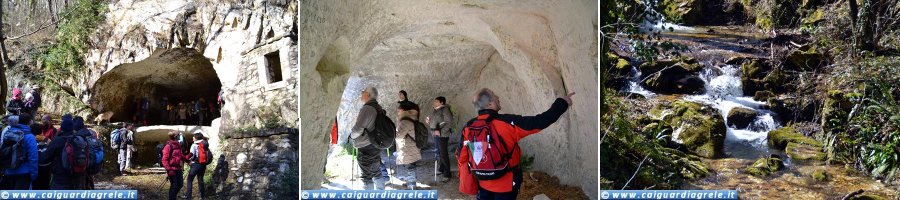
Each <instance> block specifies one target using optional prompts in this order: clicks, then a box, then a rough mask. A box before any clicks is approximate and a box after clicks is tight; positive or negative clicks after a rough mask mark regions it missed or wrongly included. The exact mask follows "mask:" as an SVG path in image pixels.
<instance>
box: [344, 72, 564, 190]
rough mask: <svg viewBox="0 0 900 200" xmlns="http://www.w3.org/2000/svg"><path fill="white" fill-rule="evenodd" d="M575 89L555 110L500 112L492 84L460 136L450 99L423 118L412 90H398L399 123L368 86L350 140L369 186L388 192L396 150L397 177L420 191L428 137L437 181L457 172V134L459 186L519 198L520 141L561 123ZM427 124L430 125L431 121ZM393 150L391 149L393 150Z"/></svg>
mask: <svg viewBox="0 0 900 200" xmlns="http://www.w3.org/2000/svg"><path fill="white" fill-rule="evenodd" d="M572 95H574V93H570V94H568V95H566V96H563V97H560V98H557V99H556V100H555V101H554V102H553V104H552V105H551V106H550V108H549V109H547V110H546V111H544V112H543V113H541V114H538V115H536V116H520V115H513V114H500V113H499V112H498V111H500V109H501V106H500V97H499V96H497V95H496V94H495V93H494V92H493V91H491V90H490V89H487V88H483V89H480V90H478V91H477V92H476V94H475V96H474V98H473V100H472V103H473V105H474V106H475V109H476V110H477V111H478V115H477V116H476V117H475V118H473V119H471V120H469V121H468V122H467V123H466V124H465V126H463V128H462V131H461V132H459V133H458V134H454V132H453V126H454V124H455V122H454V116H453V114H454V113H453V112H452V110H451V109H450V106H449V105H448V104H447V99H446V98H444V97H442V96H439V97H436V98H434V100H432V104H431V105H432V108H433V112H432V113H431V115H429V116H427V117H426V118H425V123H422V122H420V121H419V119H420V118H419V113H420V108H419V106H418V105H417V104H415V103H413V102H411V101H409V99H408V97H407V92H406V91H403V90H401V91H400V92H399V93H398V96H399V99H400V101H399V102H398V104H399V106H398V107H397V110H396V112H397V121H396V122H397V123H396V125H395V124H394V121H393V120H392V119H390V118H389V117H388V116H387V115H386V113H387V112H386V111H385V110H384V108H382V106H381V105H380V104H379V103H378V100H377V99H378V90H377V89H376V88H375V87H366V88H365V89H364V90H362V94H361V95H360V99H359V101H360V103H362V104H363V106H362V108H361V109H360V110H359V114H358V116H357V118H356V121H355V123H354V124H353V126H352V128H351V134H350V136H349V137H350V142H351V143H352V145H353V147H354V148H355V149H356V152H358V155H357V157H356V160H357V161H358V163H359V168H360V169H361V171H362V173H361V178H362V181H363V183H364V189H366V190H383V189H385V183H386V182H387V181H389V176H388V174H387V172H386V170H385V165H386V159H385V158H384V157H390V156H392V155H383V154H382V153H385V152H390V151H387V150H388V149H392V148H394V149H395V150H394V151H395V152H396V161H395V162H396V165H397V170H396V178H397V179H399V180H401V181H403V182H404V183H403V184H404V187H406V188H405V189H409V190H414V189H416V180H417V179H416V170H415V168H416V166H417V165H422V164H421V163H417V161H420V160H421V159H422V153H421V152H422V150H424V148H427V147H426V146H427V143H428V139H432V140H433V141H434V144H435V146H436V151H437V152H436V154H437V158H436V160H437V163H436V167H437V170H436V172H435V176H436V177H437V176H438V175H440V178H439V179H438V180H436V181H437V182H442V183H446V182H447V181H449V180H450V179H451V178H452V177H453V176H452V171H451V170H450V167H451V166H450V159H449V153H450V152H449V150H448V147H447V146H448V145H449V144H448V143H449V139H450V137H451V136H456V137H459V139H460V140H459V141H460V142H459V146H458V147H457V148H456V152H455V155H456V157H457V162H456V164H457V169H458V173H459V175H458V176H459V184H460V185H459V189H460V191H461V192H463V193H465V194H470V195H477V198H478V199H515V198H516V195H518V192H519V187H520V186H521V184H522V169H521V168H520V166H519V164H520V162H521V160H520V157H521V155H522V151H521V149H520V147H519V145H518V141H519V140H520V139H522V138H524V137H527V136H529V135H531V134H535V133H538V132H540V131H541V130H542V129H544V128H547V127H549V126H550V125H552V124H553V123H555V122H556V121H557V120H558V119H559V118H560V117H561V116H562V114H563V113H565V111H566V110H567V109H568V108H569V106H571V104H572V100H571V97H572ZM426 124H427V125H426ZM387 154H390V153H387Z"/></svg>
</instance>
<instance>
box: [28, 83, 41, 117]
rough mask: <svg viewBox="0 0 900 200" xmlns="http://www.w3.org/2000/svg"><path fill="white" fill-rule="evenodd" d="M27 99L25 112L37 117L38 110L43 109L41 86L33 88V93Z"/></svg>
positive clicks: (29, 93)
mask: <svg viewBox="0 0 900 200" xmlns="http://www.w3.org/2000/svg"><path fill="white" fill-rule="evenodd" d="M25 97H26V98H25V99H26V101H25V104H24V105H25V111H26V112H27V113H28V114H30V115H31V116H37V115H36V114H37V110H38V108H40V107H41V86H38V85H34V86H31V91H30V92H28V94H26V95H25Z"/></svg>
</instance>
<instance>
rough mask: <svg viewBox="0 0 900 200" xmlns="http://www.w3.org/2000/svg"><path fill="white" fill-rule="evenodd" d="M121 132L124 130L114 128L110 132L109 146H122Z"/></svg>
mask: <svg viewBox="0 0 900 200" xmlns="http://www.w3.org/2000/svg"><path fill="white" fill-rule="evenodd" d="M122 132H125V131H122V129H116V130H114V131H113V132H112V134H110V136H109V146H110V147H112V148H113V149H118V148H121V147H123V146H122V142H123V141H122Z"/></svg>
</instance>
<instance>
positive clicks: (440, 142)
mask: <svg viewBox="0 0 900 200" xmlns="http://www.w3.org/2000/svg"><path fill="white" fill-rule="evenodd" d="M449 142H450V137H438V136H435V137H434V144H435V145H437V151H438V158H437V161H438V171H439V172H441V173H443V176H444V177H447V178H451V177H452V175H451V174H450V153H449V152H447V151H448V150H447V145H448V143H449Z"/></svg>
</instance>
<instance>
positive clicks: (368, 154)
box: [356, 145, 382, 182]
mask: <svg viewBox="0 0 900 200" xmlns="http://www.w3.org/2000/svg"><path fill="white" fill-rule="evenodd" d="M357 151H358V152H359V154H357V155H356V160H357V161H358V163H359V169H360V170H362V176H361V177H360V178H362V179H363V182H372V178H376V177H379V176H380V175H381V170H380V168H381V165H382V163H381V151H382V150H380V149H378V148H375V145H369V146H365V147H362V148H359V149H357Z"/></svg>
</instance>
